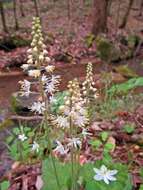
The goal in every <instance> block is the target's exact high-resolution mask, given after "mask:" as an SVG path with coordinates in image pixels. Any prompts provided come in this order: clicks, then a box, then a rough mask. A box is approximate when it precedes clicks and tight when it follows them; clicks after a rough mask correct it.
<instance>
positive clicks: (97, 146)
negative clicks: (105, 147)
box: [90, 139, 102, 148]
mask: <svg viewBox="0 0 143 190" xmlns="http://www.w3.org/2000/svg"><path fill="white" fill-rule="evenodd" d="M90 144H91V145H92V146H93V147H95V148H99V147H100V146H101V145H102V142H101V141H100V140H98V139H97V140H93V141H90Z"/></svg>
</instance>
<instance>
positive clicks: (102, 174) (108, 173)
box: [93, 165, 118, 184]
mask: <svg viewBox="0 0 143 190" xmlns="http://www.w3.org/2000/svg"><path fill="white" fill-rule="evenodd" d="M93 170H94V172H95V173H96V175H95V176H94V179H95V180H96V181H102V180H103V181H104V182H105V183H106V184H109V183H110V181H116V178H115V177H114V175H116V174H117V172H118V171H117V170H108V169H107V167H106V166H104V165H102V166H101V168H100V169H97V168H93Z"/></svg>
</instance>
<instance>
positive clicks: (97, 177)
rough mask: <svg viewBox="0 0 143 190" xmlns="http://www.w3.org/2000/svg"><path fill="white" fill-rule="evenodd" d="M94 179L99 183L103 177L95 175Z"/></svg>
mask: <svg viewBox="0 0 143 190" xmlns="http://www.w3.org/2000/svg"><path fill="white" fill-rule="evenodd" d="M94 179H95V180H96V181H101V180H103V176H102V175H98V174H97V175H95V176H94Z"/></svg>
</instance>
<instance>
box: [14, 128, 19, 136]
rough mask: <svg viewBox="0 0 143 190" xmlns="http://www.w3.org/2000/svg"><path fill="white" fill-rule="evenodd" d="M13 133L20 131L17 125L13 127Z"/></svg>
mask: <svg viewBox="0 0 143 190" xmlns="http://www.w3.org/2000/svg"><path fill="white" fill-rule="evenodd" d="M13 133H15V134H16V135H18V134H19V133H20V130H19V128H17V127H15V128H14V129H13Z"/></svg>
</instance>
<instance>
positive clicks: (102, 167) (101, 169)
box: [100, 165, 107, 173]
mask: <svg viewBox="0 0 143 190" xmlns="http://www.w3.org/2000/svg"><path fill="white" fill-rule="evenodd" d="M100 171H101V172H103V173H105V172H106V171H107V168H106V166H105V165H102V166H101V168H100Z"/></svg>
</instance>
